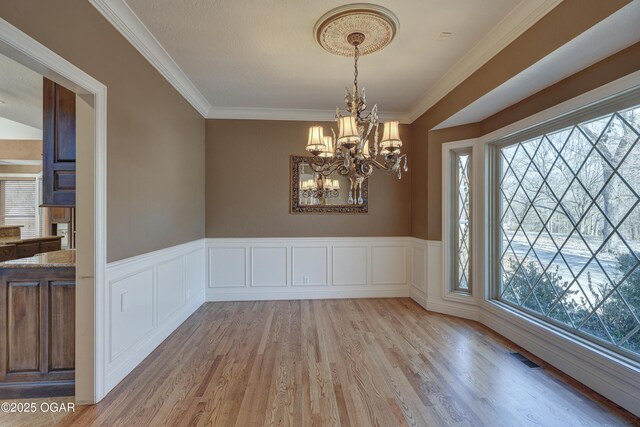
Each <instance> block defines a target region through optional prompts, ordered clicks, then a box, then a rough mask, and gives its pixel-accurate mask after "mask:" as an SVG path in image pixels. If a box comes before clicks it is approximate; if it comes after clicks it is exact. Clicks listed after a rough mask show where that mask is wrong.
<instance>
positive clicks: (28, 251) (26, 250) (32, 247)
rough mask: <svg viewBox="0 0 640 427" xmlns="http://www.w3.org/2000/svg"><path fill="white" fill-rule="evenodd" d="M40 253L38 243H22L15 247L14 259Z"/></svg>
mask: <svg viewBox="0 0 640 427" xmlns="http://www.w3.org/2000/svg"><path fill="white" fill-rule="evenodd" d="M38 252H40V243H38V242H35V243H22V244H20V245H16V258H27V257H30V256H34V255H35V254H37V253H38Z"/></svg>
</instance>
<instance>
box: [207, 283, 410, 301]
mask: <svg viewBox="0 0 640 427" xmlns="http://www.w3.org/2000/svg"><path fill="white" fill-rule="evenodd" d="M409 296H410V292H409V287H408V286H404V287H401V288H400V287H398V288H397V289H336V288H335V287H334V288H331V289H313V290H311V289H292V290H285V291H283V290H264V291H255V290H253V289H249V290H248V291H245V292H239V291H231V292H220V291H219V290H215V291H213V292H212V291H210V290H209V291H208V292H207V298H206V299H207V301H270V300H274V301H275V300H305V299H344V298H402V297H409Z"/></svg>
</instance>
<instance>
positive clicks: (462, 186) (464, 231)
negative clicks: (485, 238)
mask: <svg viewBox="0 0 640 427" xmlns="http://www.w3.org/2000/svg"><path fill="white" fill-rule="evenodd" d="M453 163H454V168H453V173H454V177H453V178H454V179H453V182H454V184H455V187H454V188H455V191H454V198H455V203H454V207H455V209H453V221H452V223H453V226H454V232H453V234H454V245H453V251H454V257H453V258H454V259H455V263H454V266H453V269H454V271H453V279H454V280H453V289H454V290H455V291H460V292H471V150H465V151H458V152H454V153H453Z"/></svg>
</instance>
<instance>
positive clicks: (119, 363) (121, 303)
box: [104, 240, 205, 394]
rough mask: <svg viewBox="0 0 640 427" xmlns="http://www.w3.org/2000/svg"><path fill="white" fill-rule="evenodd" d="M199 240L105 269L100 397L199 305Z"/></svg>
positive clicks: (201, 277)
mask: <svg viewBox="0 0 640 427" xmlns="http://www.w3.org/2000/svg"><path fill="white" fill-rule="evenodd" d="M204 249H205V245H204V241H203V240H197V241H194V242H190V243H186V244H183V245H179V246H174V247H171V248H167V249H163V250H160V251H156V252H151V253H148V254H144V255H140V256H136V257H133V258H128V259H125V260H121V261H116V262H113V263H110V264H108V265H107V284H108V286H107V290H106V292H107V295H106V296H105V297H106V298H105V300H106V301H107V305H108V307H107V310H106V313H107V316H106V317H107V319H106V320H107V331H106V332H107V337H108V342H107V345H106V349H105V361H106V364H105V371H104V384H105V390H104V392H105V394H106V393H107V392H108V391H109V390H111V389H112V388H113V387H115V386H116V385H117V384H118V383H119V382H120V381H121V380H122V379H123V378H124V377H125V376H126V375H127V374H128V373H129V372H131V371H132V370H133V369H134V368H135V367H136V366H137V365H138V364H139V363H140V362H142V360H144V358H145V357H147V356H148V355H149V353H151V352H152V351H153V349H155V348H156V347H157V346H158V345H159V344H160V343H161V342H162V341H164V339H165V338H166V337H168V336H169V335H170V334H171V333H172V332H173V331H174V330H175V329H176V328H177V327H178V326H179V325H180V324H181V323H182V322H184V320H185V319H186V318H187V317H189V316H190V315H191V314H192V313H193V312H194V311H195V310H196V309H197V308H198V307H200V305H202V303H203V302H204V295H205V292H204V290H205V280H204V270H205V250H204Z"/></svg>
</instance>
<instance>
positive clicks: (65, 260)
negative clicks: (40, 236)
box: [0, 249, 76, 269]
mask: <svg viewBox="0 0 640 427" xmlns="http://www.w3.org/2000/svg"><path fill="white" fill-rule="evenodd" d="M75 266H76V250H75V249H67V250H62V251H54V252H46V253H43V254H36V255H34V256H32V257H28V258H19V259H12V260H11V261H5V262H0V269H1V268H56V267H59V268H63V267H75Z"/></svg>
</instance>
